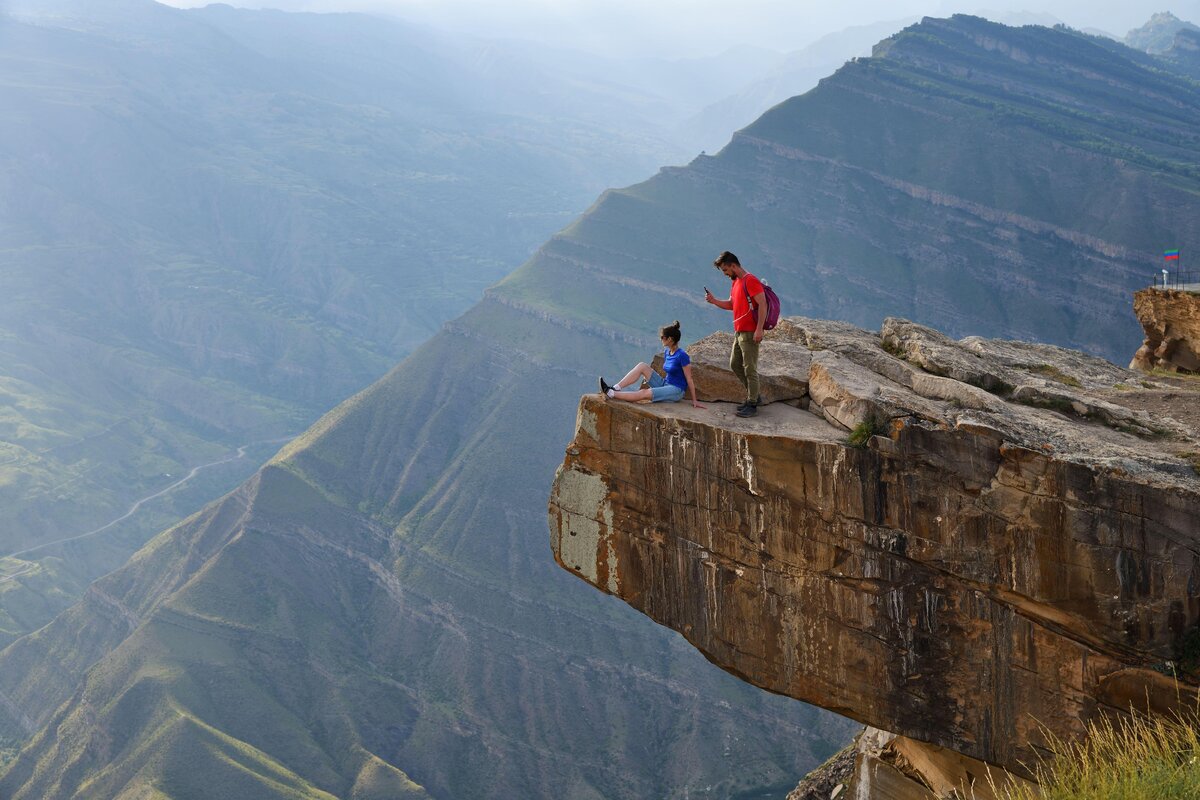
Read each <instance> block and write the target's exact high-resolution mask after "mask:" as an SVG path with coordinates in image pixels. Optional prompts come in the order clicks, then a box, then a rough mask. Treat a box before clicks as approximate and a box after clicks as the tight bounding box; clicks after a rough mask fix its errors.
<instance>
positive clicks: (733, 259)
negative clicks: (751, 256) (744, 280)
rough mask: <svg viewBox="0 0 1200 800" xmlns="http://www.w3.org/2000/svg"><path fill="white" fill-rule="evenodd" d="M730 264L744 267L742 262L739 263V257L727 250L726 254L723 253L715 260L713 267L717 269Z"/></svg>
mask: <svg viewBox="0 0 1200 800" xmlns="http://www.w3.org/2000/svg"><path fill="white" fill-rule="evenodd" d="M730 264H735V265H737V266H739V267H740V266H741V265H742V262H740V261H738V258H737V256H735V255H734V254H733V253H731V252H729V251H728V250H726V251H725V252H723V253H721V255H719V256H717V257H716V258H715V259H713V266H714V267H716V268H717V269H720V268H721V267H725V266H728V265H730Z"/></svg>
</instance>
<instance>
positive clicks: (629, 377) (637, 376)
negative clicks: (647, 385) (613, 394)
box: [613, 361, 650, 389]
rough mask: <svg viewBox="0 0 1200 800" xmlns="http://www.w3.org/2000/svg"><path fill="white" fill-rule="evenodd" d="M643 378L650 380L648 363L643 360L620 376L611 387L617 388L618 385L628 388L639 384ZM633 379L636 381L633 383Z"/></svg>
mask: <svg viewBox="0 0 1200 800" xmlns="http://www.w3.org/2000/svg"><path fill="white" fill-rule="evenodd" d="M643 378H644V379H645V380H646V381H649V380H650V365H649V364H647V363H646V362H645V361H643V362H642V363H640V364H638V365H637V366H636V367H634V368H633V369H631V370H629V372H628V374H626V375H625V377H624V378H621V380H620V381H618V382H617V384H616V385H615V386H613V388H614V389H615V388H617V386H620V387H622V388H628V387H630V386H641V384H642V379H643ZM634 381H637V383H634Z"/></svg>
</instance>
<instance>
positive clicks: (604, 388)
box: [600, 376, 612, 394]
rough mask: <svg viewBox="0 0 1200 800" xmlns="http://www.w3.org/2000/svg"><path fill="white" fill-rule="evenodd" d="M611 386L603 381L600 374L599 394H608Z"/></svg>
mask: <svg viewBox="0 0 1200 800" xmlns="http://www.w3.org/2000/svg"><path fill="white" fill-rule="evenodd" d="M611 388H612V387H611V386H609V385H608V384H607V383H605V382H604V377H603V376H601V378H600V394H608V390H609V389H611Z"/></svg>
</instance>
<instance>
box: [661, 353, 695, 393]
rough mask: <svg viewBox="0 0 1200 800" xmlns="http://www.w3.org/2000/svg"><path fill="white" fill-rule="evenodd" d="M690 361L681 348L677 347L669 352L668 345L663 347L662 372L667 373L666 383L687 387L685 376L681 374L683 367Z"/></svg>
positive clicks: (682, 387) (681, 387)
mask: <svg viewBox="0 0 1200 800" xmlns="http://www.w3.org/2000/svg"><path fill="white" fill-rule="evenodd" d="M690 363H692V360H691V359H690V358H688V354H687V353H685V352H684V351H683V349H682V348H677V349H676V350H675V352H674V353H671V348H669V347H664V348H663V372H665V373H666V374H667V383H669V384H671V385H672V386H678V387H679V388H680V389H685V390H686V389H687V377H686V376H685V375H684V374H683V368H684V367H686V366H687V365H688V364H690Z"/></svg>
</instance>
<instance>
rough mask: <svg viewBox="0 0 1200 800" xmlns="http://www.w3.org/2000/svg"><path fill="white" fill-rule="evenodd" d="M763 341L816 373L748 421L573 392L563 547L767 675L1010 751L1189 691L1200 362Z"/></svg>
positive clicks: (793, 323)
mask: <svg viewBox="0 0 1200 800" xmlns="http://www.w3.org/2000/svg"><path fill="white" fill-rule="evenodd" d="M763 348H764V354H767V353H769V352H770V351H774V353H772V354H771V355H772V357H773V359H772V363H773V364H774V365H775V367H774V370H775V372H777V373H780V374H781V376H782V377H781V380H785V379H786V381H787V382H788V383H787V388H786V391H785V390H783V389H781V390H780V392H779V396H781V397H782V396H783V395H785V394H791V395H794V394H795V393H796V392H795V387H796V386H797V385H803V387H804V390H803V392H802V396H801V397H799V398H795V399H789V402H787V403H782V402H781V403H773V404H771V405H768V406H766V407H764V408H763V409H761V410H760V413H759V416H758V417H756V418H752V419H739V418H737V417H736V416H734V414H733V407H732V405H728V404H725V403H713V404H711V405H709V407H708V408H707V409H702V410H698V409H693V408H692V407H691V405H690V403H687V402H682V403H678V404H659V405H641V404H629V403H623V402H616V401H607V400H605V399H604V398H602V397H601V396H599V395H587V396H584V397H583V399H582V400H581V402H580V406H579V413H578V420H577V422H578V424H577V430H576V434H575V438H574V440H573V441H572V442H571V444H570V445H569V447H568V448H567V455H566V459H565V461H564V463H563V465H562V466H561V467H560V469H559V472H558V475H557V476H556V479H555V483H554V487H553V490H552V494H551V498H550V531H551V543H552V547H553V550H554V554H555V558H556V560H557V561H558V563H559V564H560V565H561V566H563V567H564V568H566V569H568V570H570V571H571V572H573V573H575V574H576V575H578V576H579V577H581V578H583V579H584V580H586V581H588V582H590V583H592V584H593V585H595V586H596V587H597V588H599V589H601V590H603V591H605V592H609V593H611V594H614V595H616V596H618V597H621V598H622V599H624V600H625V601H626V602H627V603H629V604H630V605H631V606H633V607H634V608H637V609H638V610H640V611H641V612H643V613H644V614H646V615H648V616H649V617H651V618H652V619H654V620H656V621H658V622H659V623H661V624H663V625H667V626H669V627H671V628H673V629H675V630H677V631H679V632H681V633H682V634H683V635H684V636H685V637H687V639H688V640H689V641H690V642H691V643H692V644H694V645H695V646H696V647H697V648H699V649H700V650H701V652H703V653H704V655H705V656H706V657H707V658H708V659H710V660H711V661H713V662H714V663H715V664H717V665H719V666H720V667H722V668H724V669H726V670H728V671H729V672H731V673H733V674H735V675H738V676H740V677H741V678H743V679H744V680H747V681H749V682H751V683H753V684H755V685H757V686H760V687H763V688H765V689H768V690H770V691H773V692H778V693H782V694H786V695H789V696H791V697H795V698H797V699H800V700H803V701H805V702H808V703H812V704H814V705H818V706H821V707H824V708H827V709H830V710H833V711H836V712H838V713H841V714H844V715H846V716H848V717H851V718H853V719H856V720H859V721H862V722H864V723H866V724H868V725H871V726H874V727H876V728H880V729H883V730H886V731H891V732H893V733H895V734H901V735H903V736H905V737H911V738H912V739H914V740H917V741H919V742H924V743H929V744H931V745H936V746H939V747H942V748H947V749H949V750H952V751H955V752H957V753H961V754H964V755H967V756H970V757H972V758H975V759H981V760H983V761H985V762H988V763H991V764H995V765H999V766H1002V767H1004V768H1006V769H1010V770H1014V771H1016V772H1017V773H1021V772H1023V771H1024V767H1023V766H1022V765H1023V764H1024V765H1028V764H1031V763H1034V760H1035V759H1036V758H1037V756H1038V754H1039V753H1044V752H1045V751H1044V748H1045V746H1046V744H1047V742H1046V741H1045V734H1046V733H1047V732H1049V733H1051V734H1054V735H1057V736H1065V737H1073V736H1076V735H1078V734H1079V733H1080V732H1081V731H1082V729H1083V726H1084V725H1085V724H1086V722H1087V721H1088V720H1090V719H1092V718H1093V717H1094V716H1095V715H1096V714H1097V713H1100V712H1102V711H1104V710H1106V709H1109V710H1117V711H1120V710H1127V709H1128V706H1129V704H1130V703H1131V702H1137V703H1140V704H1142V705H1144V704H1145V703H1146V698H1147V697H1150V698H1151V699H1152V700H1153V699H1154V698H1158V697H1166V696H1168V695H1170V694H1171V692H1172V691H1173V688H1174V687H1173V681H1172V680H1170V679H1168V678H1166V677H1165V676H1164V675H1163V674H1162V672H1163V670H1164V669H1169V665H1168V664H1167V662H1170V661H1171V660H1172V659H1173V658H1174V657H1175V653H1176V648H1177V647H1178V646H1179V644H1180V643H1181V642H1182V641H1184V640H1185V639H1186V638H1187V637H1189V636H1193V635H1196V630H1197V621H1198V619H1200V522H1198V518H1200V517H1198V511H1200V475H1198V474H1197V472H1198V470H1200V442H1198V441H1197V437H1196V433H1195V431H1196V424H1197V417H1200V384H1197V383H1196V382H1194V381H1192V382H1189V381H1186V380H1184V379H1178V380H1170V379H1165V378H1164V379H1157V380H1146V379H1145V376H1144V375H1140V374H1135V373H1130V372H1128V371H1127V370H1123V369H1121V368H1119V367H1116V366H1114V365H1112V364H1109V363H1108V362H1105V361H1103V360H1101V359H1097V358H1093V357H1090V356H1086V355H1084V354H1081V353H1077V352H1073V351H1069V350H1064V349H1062V348H1057V347H1052V346H1048V345H1036V344H1028V343H1022V342H1008V341H998V340H985V339H979V338H976V337H972V338H968V339H964V340H962V341H954V340H951V339H949V338H948V337H945V336H944V335H942V334H940V333H938V332H936V331H934V330H931V329H929V328H924V327H921V326H918V325H915V324H913V323H910V322H907V321H905V320H898V319H889V320H887V321H885V323H884V325H883V329H882V331H880V332H878V333H875V332H869V331H865V330H861V329H858V328H854V327H852V326H849V325H845V324H842V323H834V322H822V321H817V320H810V319H802V318H791V319H786V320H783V321H782V322H781V324H780V327H779V328H778V329H776V330H775V331H774V332H772V333H771V334H770V337H769V338H768V340H767V341H766V342H764V345H763ZM708 349H711V350H713V351H714V352H719V350H720V348H719V347H717V348H712V347H710V348H708ZM692 351H693V352H701V353H702V352H705V351H706V347H705V346H704V345H703V343H698V345H697V346H695V347H693V348H692ZM786 353H793V354H795V363H796V370H797V374H794V375H791V376H787V375H784V374H783V373H786V370H781V369H780V368H779V365H778V360H779V358H782V357H784V356H785V354H786ZM704 368H705V369H708V370H711V371H714V373H715V372H719V371H720V370H721V369H722V367H721V364H720V362H719V360H718V356H712V357H711V358H709V363H708V364H707V365H705V366H704ZM697 372H698V373H700V372H701V370H700V369H699V368H698V369H697ZM781 386H782V384H781ZM727 399H734V398H727ZM797 406H800V407H797ZM852 430H853V431H855V433H856V434H857V435H858V437H860V438H863V439H865V444H863V445H862V446H858V447H856V446H852V445H851V444H850V443H849V441H848V438H849V437H848V434H849V433H850V432H851V431H852ZM1154 702H1157V701H1156V700H1154Z"/></svg>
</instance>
